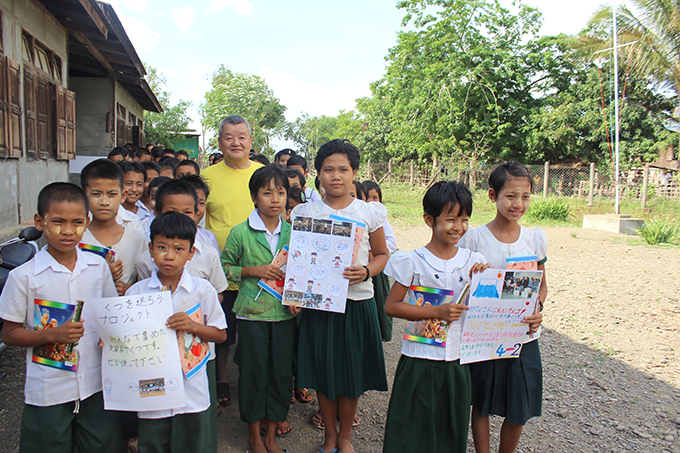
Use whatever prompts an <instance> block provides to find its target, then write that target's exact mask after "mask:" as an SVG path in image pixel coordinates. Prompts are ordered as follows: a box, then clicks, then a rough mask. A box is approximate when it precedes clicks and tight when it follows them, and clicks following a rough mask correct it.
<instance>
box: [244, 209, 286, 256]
mask: <svg viewBox="0 0 680 453" xmlns="http://www.w3.org/2000/svg"><path fill="white" fill-rule="evenodd" d="M281 224H282V220H281V216H279V223H278V224H277V225H276V228H274V231H271V232H270V231H269V230H268V229H267V226H266V225H265V224H264V221H263V220H262V217H260V213H259V212H258V210H257V208H255V209H253V210H252V211H251V213H250V215H249V216H248V225H249V226H250V228H252V229H253V230H257V231H262V232H263V233H264V237H265V238H266V239H267V243H268V244H269V249H270V250H271V251H272V255H273V256H276V251H277V248H278V245H279V238H280V237H281Z"/></svg>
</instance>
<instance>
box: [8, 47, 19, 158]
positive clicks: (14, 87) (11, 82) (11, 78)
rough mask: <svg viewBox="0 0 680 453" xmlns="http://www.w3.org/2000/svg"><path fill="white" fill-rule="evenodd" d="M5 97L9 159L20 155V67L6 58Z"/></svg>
mask: <svg viewBox="0 0 680 453" xmlns="http://www.w3.org/2000/svg"><path fill="white" fill-rule="evenodd" d="M7 82H8V83H7V88H8V89H7V95H8V98H9V99H8V101H9V125H10V126H9V146H10V152H9V157H15V158H19V157H21V154H22V149H23V145H22V141H21V65H19V63H17V62H16V61H12V60H10V59H9V58H7Z"/></svg>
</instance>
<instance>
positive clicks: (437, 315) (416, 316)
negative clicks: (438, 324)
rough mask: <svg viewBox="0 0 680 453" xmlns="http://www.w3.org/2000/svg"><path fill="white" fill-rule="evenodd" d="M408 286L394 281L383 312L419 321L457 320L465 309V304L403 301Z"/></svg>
mask: <svg viewBox="0 0 680 453" xmlns="http://www.w3.org/2000/svg"><path fill="white" fill-rule="evenodd" d="M407 292H408V287H406V286H404V285H402V284H401V283H398V282H394V285H392V289H391V290H390V293H389V294H388V295H387V300H386V301H385V313H386V314H387V315H388V316H392V317H395V318H403V319H408V320H409V321H420V320H421V319H433V318H434V319H443V320H444V321H457V320H458V319H460V316H461V315H462V314H463V311H465V310H467V309H468V307H467V306H466V305H459V304H444V305H439V306H420V307H419V306H416V305H411V304H409V303H408V302H403V300H404V297H405V296H406V293H407Z"/></svg>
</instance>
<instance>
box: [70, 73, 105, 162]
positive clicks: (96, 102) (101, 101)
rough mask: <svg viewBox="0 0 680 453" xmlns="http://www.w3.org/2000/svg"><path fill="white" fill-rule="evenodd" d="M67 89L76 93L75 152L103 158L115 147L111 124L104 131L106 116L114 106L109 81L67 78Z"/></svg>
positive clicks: (80, 154)
mask: <svg viewBox="0 0 680 453" xmlns="http://www.w3.org/2000/svg"><path fill="white" fill-rule="evenodd" d="M69 89H70V90H71V91H74V92H75V93H76V154H77V155H78V156H101V157H106V155H107V154H108V153H109V151H111V148H113V147H114V146H115V145H114V143H115V140H114V138H115V136H114V132H113V127H112V128H111V129H110V131H109V132H106V115H107V113H109V112H114V107H115V106H114V105H113V99H114V93H113V82H112V80H111V79H109V78H94V77H71V78H70V79H69ZM112 122H113V121H112ZM113 124H115V122H113Z"/></svg>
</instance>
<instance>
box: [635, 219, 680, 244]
mask: <svg viewBox="0 0 680 453" xmlns="http://www.w3.org/2000/svg"><path fill="white" fill-rule="evenodd" d="M679 231H680V225H678V224H677V223H676V222H673V221H669V220H652V221H650V222H646V223H645V224H644V225H643V226H642V228H640V229H639V230H638V234H639V235H640V237H642V239H644V240H645V242H647V244H649V245H658V244H670V243H671V242H674V241H675V240H676V239H677V237H678V232H679Z"/></svg>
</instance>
